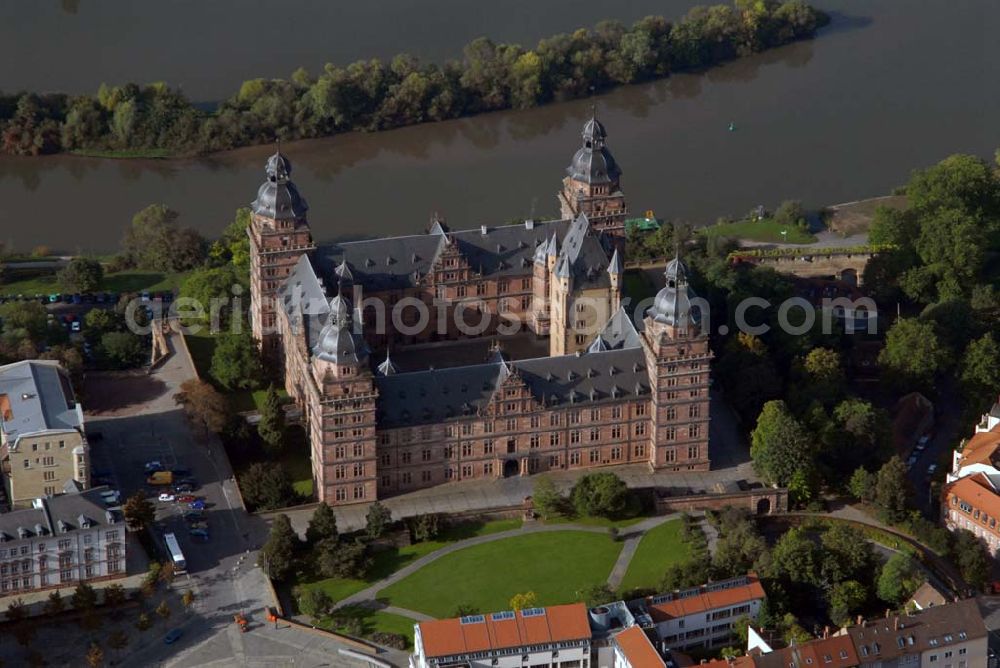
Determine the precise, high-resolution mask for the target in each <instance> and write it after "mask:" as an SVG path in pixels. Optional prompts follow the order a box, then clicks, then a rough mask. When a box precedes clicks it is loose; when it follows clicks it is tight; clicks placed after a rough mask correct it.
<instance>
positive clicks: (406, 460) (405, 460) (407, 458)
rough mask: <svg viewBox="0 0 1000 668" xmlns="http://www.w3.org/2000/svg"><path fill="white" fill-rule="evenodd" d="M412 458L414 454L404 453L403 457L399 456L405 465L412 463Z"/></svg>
mask: <svg viewBox="0 0 1000 668" xmlns="http://www.w3.org/2000/svg"><path fill="white" fill-rule="evenodd" d="M412 457H413V454H412V453H410V452H404V453H402V454H401V455H400V456H399V458H400V460H401V462H402V463H403V464H409V463H410V460H411V459H412Z"/></svg>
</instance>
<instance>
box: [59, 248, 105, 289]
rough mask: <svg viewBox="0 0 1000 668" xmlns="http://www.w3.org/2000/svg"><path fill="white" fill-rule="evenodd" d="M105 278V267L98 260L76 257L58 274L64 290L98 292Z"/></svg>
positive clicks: (60, 285) (60, 284)
mask: <svg viewBox="0 0 1000 668" xmlns="http://www.w3.org/2000/svg"><path fill="white" fill-rule="evenodd" d="M103 280H104V267H103V266H102V265H101V263H100V262H98V261H97V260H93V259H91V258H87V257H75V258H73V259H72V260H70V261H69V264H67V265H66V266H65V267H64V268H63V269H61V270H60V271H59V273H58V274H57V275H56V281H57V282H58V283H59V287H60V288H62V290H63V292H81V293H87V292H96V291H97V290H98V289H99V288H100V287H101V282H102V281H103Z"/></svg>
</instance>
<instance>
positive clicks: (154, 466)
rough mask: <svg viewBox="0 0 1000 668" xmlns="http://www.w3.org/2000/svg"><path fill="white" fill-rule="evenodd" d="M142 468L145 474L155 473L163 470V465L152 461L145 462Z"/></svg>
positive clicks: (158, 461)
mask: <svg viewBox="0 0 1000 668" xmlns="http://www.w3.org/2000/svg"><path fill="white" fill-rule="evenodd" d="M143 468H144V469H145V471H146V473H155V472H156V471H162V470H163V464H161V463H160V460H158V459H154V460H152V461H148V462H146V464H145V466H144V467H143Z"/></svg>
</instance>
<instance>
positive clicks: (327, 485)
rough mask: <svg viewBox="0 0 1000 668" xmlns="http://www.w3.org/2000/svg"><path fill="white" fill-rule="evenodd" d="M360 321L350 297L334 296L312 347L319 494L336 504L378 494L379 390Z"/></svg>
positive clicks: (313, 441)
mask: <svg viewBox="0 0 1000 668" xmlns="http://www.w3.org/2000/svg"><path fill="white" fill-rule="evenodd" d="M359 321H360V320H359ZM354 323H355V318H354V313H353V310H352V307H351V303H350V301H348V300H347V298H345V297H343V296H342V295H340V294H338V295H337V296H336V297H334V298H333V299H332V300H330V313H329V314H328V315H327V319H326V324H325V325H324V326H323V329H322V330H321V331H320V335H319V340H318V342H317V343H316V345H315V346H314V347H313V350H312V354H313V358H312V373H313V379H314V380H315V382H316V386H317V387H318V388H319V403H320V407H319V410H314V411H313V413H312V414H311V415H310V424H309V434H310V442H311V447H312V457H311V460H312V466H313V482H314V485H315V488H316V490H317V496H318V497H319V500H320V501H325V502H327V503H329V504H330V505H339V504H345V503H359V502H364V501H374V500H375V499H376V498H377V487H376V484H375V481H376V479H377V478H376V470H375V469H376V465H377V456H376V452H375V449H376V434H375V428H376V422H375V402H376V399H377V398H378V391H377V389H376V388H375V378H374V376H373V375H372V372H371V370H370V369H369V366H368V352H369V351H368V348H367V346H366V345H365V342H364V338H363V337H362V336H361V332H360V331H357V330H356V329H355V326H354ZM386 361H387V362H388V359H387V360H386Z"/></svg>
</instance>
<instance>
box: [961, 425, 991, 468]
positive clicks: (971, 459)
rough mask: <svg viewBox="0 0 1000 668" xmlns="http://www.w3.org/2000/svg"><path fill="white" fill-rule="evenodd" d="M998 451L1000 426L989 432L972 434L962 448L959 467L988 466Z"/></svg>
mask: <svg viewBox="0 0 1000 668" xmlns="http://www.w3.org/2000/svg"><path fill="white" fill-rule="evenodd" d="M998 449H1000V425H997V426H996V427H993V429H991V430H990V431H983V432H979V433H977V434H973V436H972V438H970V439H969V440H968V442H967V443H966V444H965V446H964V447H963V448H962V453H961V454H962V457H961V460H960V465H961V466H969V465H970V464H990V463H992V460H993V455H994V453H996V451H997V450H998Z"/></svg>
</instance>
